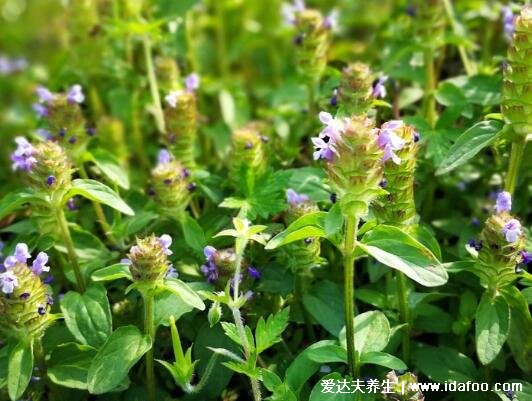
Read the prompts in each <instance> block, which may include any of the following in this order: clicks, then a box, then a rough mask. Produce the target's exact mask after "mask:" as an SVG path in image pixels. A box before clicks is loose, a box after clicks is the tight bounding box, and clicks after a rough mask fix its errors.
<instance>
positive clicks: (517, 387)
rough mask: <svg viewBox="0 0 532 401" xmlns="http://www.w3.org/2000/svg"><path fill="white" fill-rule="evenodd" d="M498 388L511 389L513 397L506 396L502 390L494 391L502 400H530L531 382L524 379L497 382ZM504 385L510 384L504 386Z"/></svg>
mask: <svg viewBox="0 0 532 401" xmlns="http://www.w3.org/2000/svg"><path fill="white" fill-rule="evenodd" d="M498 386H499V388H500V389H504V390H510V389H511V390H512V392H513V397H512V398H508V396H507V394H506V393H505V392H503V391H500V390H499V391H495V393H496V394H497V395H498V396H499V397H500V399H501V400H503V401H532V384H530V383H528V382H526V381H524V380H510V381H507V382H504V383H502V384H501V383H498ZM504 386H510V387H507V388H505V387H504Z"/></svg>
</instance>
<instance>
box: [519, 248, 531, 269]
mask: <svg viewBox="0 0 532 401" xmlns="http://www.w3.org/2000/svg"><path fill="white" fill-rule="evenodd" d="M521 263H523V264H525V265H527V266H528V265H530V264H531V263H532V254H531V253H530V252H528V251H521Z"/></svg>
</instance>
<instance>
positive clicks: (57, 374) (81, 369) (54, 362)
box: [47, 343, 97, 390]
mask: <svg viewBox="0 0 532 401" xmlns="http://www.w3.org/2000/svg"><path fill="white" fill-rule="evenodd" d="M96 352H97V351H96V349H94V348H92V347H90V346H88V345H81V344H76V343H67V344H61V345H59V346H58V347H57V348H55V349H54V350H53V351H52V355H51V356H50V360H49V361H48V362H47V368H48V370H47V374H48V377H49V378H50V380H52V381H53V382H54V383H55V384H58V385H60V386H64V387H69V388H77V389H80V390H87V375H88V373H89V367H90V365H91V361H92V360H93V359H94V357H95V356H96Z"/></svg>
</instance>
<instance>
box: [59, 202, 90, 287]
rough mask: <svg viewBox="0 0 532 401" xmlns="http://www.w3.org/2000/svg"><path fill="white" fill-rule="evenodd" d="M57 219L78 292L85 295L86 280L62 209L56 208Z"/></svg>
mask: <svg viewBox="0 0 532 401" xmlns="http://www.w3.org/2000/svg"><path fill="white" fill-rule="evenodd" d="M55 217H56V220H57V224H59V230H61V234H62V236H63V240H64V243H65V247H66V249H67V254H68V259H69V261H70V264H71V265H72V269H73V270H74V274H75V276H76V282H77V285H78V291H79V292H81V293H83V292H85V280H84V279H83V275H82V274H81V268H80V266H79V263H78V258H77V256H76V248H75V246H74V241H72V236H71V235H70V230H69V228H68V222H67V219H66V217H65V212H64V211H63V208H62V207H56V208H55Z"/></svg>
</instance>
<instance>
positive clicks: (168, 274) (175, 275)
mask: <svg viewBox="0 0 532 401" xmlns="http://www.w3.org/2000/svg"><path fill="white" fill-rule="evenodd" d="M178 277H179V273H178V272H177V270H176V269H175V267H174V265H169V266H168V270H167V271H166V278H178Z"/></svg>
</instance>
